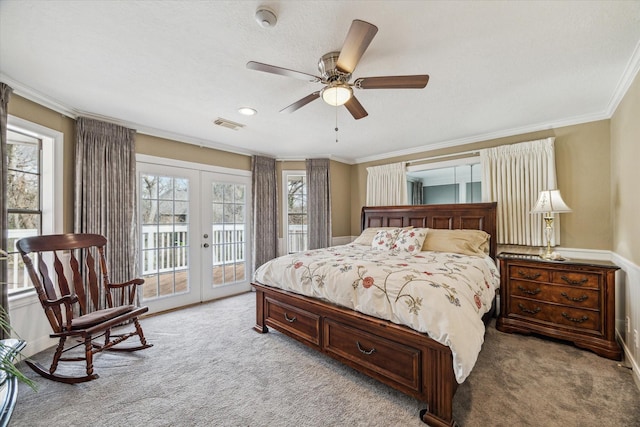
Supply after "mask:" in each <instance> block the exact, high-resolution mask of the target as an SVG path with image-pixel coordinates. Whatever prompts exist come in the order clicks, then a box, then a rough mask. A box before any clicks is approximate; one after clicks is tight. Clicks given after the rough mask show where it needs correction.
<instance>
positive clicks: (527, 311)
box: [518, 304, 542, 314]
mask: <svg viewBox="0 0 640 427" xmlns="http://www.w3.org/2000/svg"><path fill="white" fill-rule="evenodd" d="M518 307H520V310H522V311H523V312H525V313H528V314H538V313H540V310H542V309H541V308H540V307H536V308H535V310H529V309H528V308H527V307H525V306H524V305H522V304H518Z"/></svg>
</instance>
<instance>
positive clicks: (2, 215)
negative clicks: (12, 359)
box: [0, 82, 13, 339]
mask: <svg viewBox="0 0 640 427" xmlns="http://www.w3.org/2000/svg"><path fill="white" fill-rule="evenodd" d="M11 93H13V89H11V87H9V86H7V85H6V84H5V83H1V82H0V176H1V179H2V192H0V230H1V231H2V236H0V249H2V250H3V251H6V250H7V239H8V237H9V234H8V228H9V222H8V219H7V198H6V196H7V192H6V188H7V115H8V105H9V98H11ZM7 277H8V275H7V260H3V261H0V288H1V289H0V293H1V294H0V307H1V308H2V309H3V310H4V311H5V312H6V313H7V314H6V316H7V317H6V319H5V320H6V322H7V323H9V300H8V289H7ZM7 335H8V334H7V333H6V332H5V331H4V330H3V329H2V328H0V339H5V338H8V336H7Z"/></svg>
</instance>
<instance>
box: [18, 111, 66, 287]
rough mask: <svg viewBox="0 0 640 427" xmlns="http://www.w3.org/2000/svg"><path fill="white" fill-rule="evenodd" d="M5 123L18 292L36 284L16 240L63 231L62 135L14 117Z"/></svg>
mask: <svg viewBox="0 0 640 427" xmlns="http://www.w3.org/2000/svg"><path fill="white" fill-rule="evenodd" d="M7 128H8V129H7V166H8V167H7V190H6V191H7V210H8V220H9V224H8V225H9V229H8V242H7V252H8V253H9V258H8V260H7V269H8V277H7V286H8V288H7V289H8V292H9V296H15V295H19V294H23V293H26V292H29V291H31V290H32V289H33V288H32V286H31V282H30V281H29V277H28V275H27V273H26V271H25V268H24V264H23V262H22V258H21V257H20V254H19V253H18V252H17V250H16V247H15V243H16V241H18V240H19V239H21V238H23V237H28V236H36V235H39V234H54V233H61V232H62V213H61V210H62V204H61V200H62V153H63V151H62V150H63V146H62V145H63V135H62V133H60V132H57V131H54V130H52V129H48V128H45V127H43V126H40V125H37V124H35V123H31V122H28V121H26V120H22V119H19V118H16V117H13V116H9V118H8V126H7Z"/></svg>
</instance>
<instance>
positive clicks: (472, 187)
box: [407, 157, 482, 205]
mask: <svg viewBox="0 0 640 427" xmlns="http://www.w3.org/2000/svg"><path fill="white" fill-rule="evenodd" d="M407 178H408V179H409V180H410V181H411V182H413V183H415V182H419V183H420V184H421V185H418V186H417V188H416V186H415V185H409V187H408V188H409V193H410V194H409V199H410V200H412V198H413V194H412V192H413V191H420V190H419V188H421V189H422V194H421V196H422V198H421V200H422V204H424V205H432V204H440V203H477V202H480V201H482V185H481V182H482V169H481V165H480V159H479V158H478V157H470V158H465V159H458V160H451V161H444V162H437V163H430V164H425V165H416V166H410V167H409V168H408V170H407ZM419 200H420V199H419Z"/></svg>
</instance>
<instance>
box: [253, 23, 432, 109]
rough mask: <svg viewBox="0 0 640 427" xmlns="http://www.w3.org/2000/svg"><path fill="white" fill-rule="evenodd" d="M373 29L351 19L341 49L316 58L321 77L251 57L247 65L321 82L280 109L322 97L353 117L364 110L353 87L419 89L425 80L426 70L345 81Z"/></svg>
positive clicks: (374, 30)
mask: <svg viewBox="0 0 640 427" xmlns="http://www.w3.org/2000/svg"><path fill="white" fill-rule="evenodd" d="M377 32H378V27H376V26H375V25H373V24H370V23H368V22H365V21H361V20H359V19H356V20H354V21H353V22H352V23H351V28H349V32H348V33H347V38H346V39H345V41H344V44H343V45H342V49H341V50H340V51H339V52H329V53H327V54H324V55H322V57H321V58H320V61H319V62H318V70H319V71H320V74H321V77H318V76H314V75H312V74H307V73H303V72H301V71H294V70H289V69H287V68H282V67H276V66H275V65H268V64H263V63H261V62H255V61H249V62H247V68H249V69H250V70H256V71H264V72H266V73H272V74H279V75H281V76H287V77H294V78H297V79H303V80H307V81H310V82H312V83H322V84H323V85H325V87H324V88H322V89H321V90H319V91H316V92H313V93H311V94H309V95H307V96H305V97H304V98H302V99H300V100H298V101H296V102H294V103H293V104H291V105H289V106H288V107H285V108H283V109H282V110H280V112H288V113H292V112H294V111H296V110H297V109H299V108H301V107H304V106H305V105H307V104H308V103H310V102H311V101H314V100H316V99H318V98H320V97H322V99H323V100H324V101H325V102H326V103H327V104H329V105H333V106H336V107H337V106H340V105H344V106H345V107H346V108H347V110H349V112H350V113H351V115H352V116H353V118H354V119H356V120H358V119H361V118H363V117H366V116H367V115H368V113H367V111H366V110H365V109H364V107H362V104H360V102H359V101H358V99H357V98H356V97H355V96H354V95H353V88H354V87H355V88H356V89H422V88H424V87H425V86H426V85H427V83H428V82H429V76H428V75H427V74H419V75H412V76H384V77H359V78H357V79H356V80H355V81H354V82H353V83H349V80H351V74H352V73H353V71H354V70H355V68H356V65H358V62H359V61H360V58H361V57H362V55H363V54H364V52H365V50H367V47H369V44H370V43H371V40H373V37H374V36H375V35H376V33H377Z"/></svg>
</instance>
